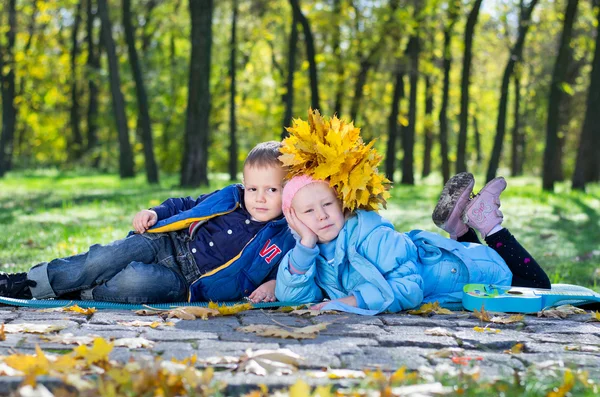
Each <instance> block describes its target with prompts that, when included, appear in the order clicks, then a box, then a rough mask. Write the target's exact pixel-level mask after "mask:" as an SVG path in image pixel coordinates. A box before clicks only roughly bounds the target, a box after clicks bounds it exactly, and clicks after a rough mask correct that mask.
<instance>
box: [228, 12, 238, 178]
mask: <svg viewBox="0 0 600 397" xmlns="http://www.w3.org/2000/svg"><path fill="white" fill-rule="evenodd" d="M237 17H238V0H233V13H232V15H231V41H230V45H229V51H230V55H229V81H230V85H229V180H230V181H235V180H236V179H237V171H238V160H237V157H238V145H237V138H236V127H237V126H236V120H235V95H236V86H235V51H236V46H237V42H236V31H237Z"/></svg>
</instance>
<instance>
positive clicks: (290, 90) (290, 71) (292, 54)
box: [281, 7, 298, 139]
mask: <svg viewBox="0 0 600 397" xmlns="http://www.w3.org/2000/svg"><path fill="white" fill-rule="evenodd" d="M297 42H298V13H297V12H296V9H295V8H294V7H292V31H291V32H290V41H289V43H288V68H287V79H286V82H285V115H284V116H283V131H282V132H281V139H284V138H286V137H287V136H288V132H287V130H286V128H287V127H289V126H290V125H291V124H292V114H293V112H294V72H295V71H296V45H297Z"/></svg>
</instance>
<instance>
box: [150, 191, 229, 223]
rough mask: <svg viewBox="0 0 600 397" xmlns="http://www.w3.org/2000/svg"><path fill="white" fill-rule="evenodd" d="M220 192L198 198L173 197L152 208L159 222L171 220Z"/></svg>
mask: <svg viewBox="0 0 600 397" xmlns="http://www.w3.org/2000/svg"><path fill="white" fill-rule="evenodd" d="M217 192H218V190H215V191H214V192H211V193H208V194H202V195H200V196H199V197H198V198H193V197H191V196H188V197H171V198H168V199H166V200H165V201H163V202H162V203H161V204H160V205H157V206H156V207H152V208H150V209H151V210H152V211H154V212H156V214H157V215H158V220H159V221H160V220H162V219H166V218H169V217H171V216H173V215H177V214H179V213H181V212H183V211H187V210H190V209H192V208H194V207H195V206H197V205H198V204H200V203H201V202H203V201H204V200H206V199H207V198H208V197H210V196H212V195H213V194H215V193H217Z"/></svg>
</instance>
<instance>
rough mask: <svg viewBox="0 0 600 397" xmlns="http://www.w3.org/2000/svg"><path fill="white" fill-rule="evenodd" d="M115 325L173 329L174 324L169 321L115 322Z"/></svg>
mask: <svg viewBox="0 0 600 397" xmlns="http://www.w3.org/2000/svg"><path fill="white" fill-rule="evenodd" d="M117 324H120V325H125V326H127V327H150V328H158V327H173V326H174V325H175V323H173V322H171V321H139V320H136V321H117Z"/></svg>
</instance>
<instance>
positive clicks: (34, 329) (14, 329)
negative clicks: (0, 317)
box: [4, 323, 66, 334]
mask: <svg viewBox="0 0 600 397" xmlns="http://www.w3.org/2000/svg"><path fill="white" fill-rule="evenodd" d="M64 328H66V327H65V326H64V325H56V324H33V323H21V324H4V332H6V333H7V334H19V333H30V334H47V333H50V332H54V331H60V330H61V329H64Z"/></svg>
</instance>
